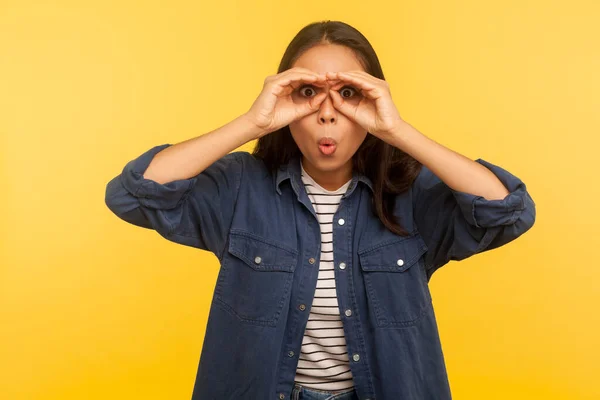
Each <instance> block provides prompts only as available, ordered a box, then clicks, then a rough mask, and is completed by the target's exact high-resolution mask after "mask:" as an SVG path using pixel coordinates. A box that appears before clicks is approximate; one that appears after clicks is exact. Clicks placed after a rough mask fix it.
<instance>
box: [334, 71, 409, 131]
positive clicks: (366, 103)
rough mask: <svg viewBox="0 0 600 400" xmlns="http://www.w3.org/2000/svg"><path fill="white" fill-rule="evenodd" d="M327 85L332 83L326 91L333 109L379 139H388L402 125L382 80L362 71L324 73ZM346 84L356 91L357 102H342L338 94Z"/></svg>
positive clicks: (386, 85)
mask: <svg viewBox="0 0 600 400" xmlns="http://www.w3.org/2000/svg"><path fill="white" fill-rule="evenodd" d="M327 82H328V83H329V84H331V83H333V84H334V85H333V86H332V87H331V89H330V91H329V93H330V94H331V98H332V100H333V106H334V107H335V108H336V109H337V110H339V111H340V112H341V113H342V114H344V115H345V116H347V117H348V118H350V119H351V120H353V121H355V122H356V123H358V124H359V125H360V126H362V127H363V128H364V129H365V130H366V131H367V132H370V133H371V134H373V135H375V136H377V137H379V138H380V139H382V140H386V139H389V138H390V137H391V136H392V135H393V133H394V130H395V129H397V128H398V126H399V124H400V123H402V122H403V120H402V118H401V117H400V114H399V113H398V110H397V108H396V106H395V104H394V102H393V101H392V95H391V93H390V85H389V84H388V83H387V82H386V81H384V80H382V79H378V78H376V77H374V76H373V75H370V74H368V73H367V72H364V71H349V72H328V73H327ZM348 84H350V86H353V87H355V88H356V89H358V90H359V91H360V94H361V98H360V101H356V100H346V99H345V98H344V97H342V95H341V94H340V93H338V91H337V90H338V89H339V88H341V87H344V86H348Z"/></svg>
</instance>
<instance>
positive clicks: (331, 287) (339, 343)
mask: <svg viewBox="0 0 600 400" xmlns="http://www.w3.org/2000/svg"><path fill="white" fill-rule="evenodd" d="M300 165H302V163H301V164H300ZM301 168H302V182H303V183H304V187H305V188H306V192H307V194H308V198H309V199H310V201H311V202H312V205H313V208H314V210H315V213H316V214H317V218H318V220H319V226H320V227H321V261H320V263H319V277H318V281H317V288H316V290H315V295H314V299H313V303H312V307H311V309H310V315H309V317H308V323H307V325H306V330H305V331H304V338H303V339H302V351H301V353H300V358H299V361H298V367H297V369H296V377H295V382H297V383H299V384H300V385H302V386H306V387H309V388H312V389H320V390H327V391H337V390H344V389H349V388H352V387H354V381H353V378H352V372H351V371H350V364H349V360H348V350H347V348H346V339H345V337H344V329H343V327H342V320H341V318H340V310H339V308H338V302H337V294H336V287H335V279H334V272H335V267H334V262H333V234H332V230H333V228H332V221H333V214H334V213H335V212H336V210H337V208H338V206H339V204H340V199H341V197H342V195H343V194H344V193H345V192H346V189H348V186H349V185H350V181H348V182H346V183H345V184H344V185H343V186H342V187H340V188H339V189H338V190H335V191H329V190H326V189H324V188H323V187H321V186H320V185H319V184H318V183H316V182H315V181H314V180H313V179H312V177H311V176H310V175H308V174H307V173H306V171H305V170H304V167H303V166H302V167H301Z"/></svg>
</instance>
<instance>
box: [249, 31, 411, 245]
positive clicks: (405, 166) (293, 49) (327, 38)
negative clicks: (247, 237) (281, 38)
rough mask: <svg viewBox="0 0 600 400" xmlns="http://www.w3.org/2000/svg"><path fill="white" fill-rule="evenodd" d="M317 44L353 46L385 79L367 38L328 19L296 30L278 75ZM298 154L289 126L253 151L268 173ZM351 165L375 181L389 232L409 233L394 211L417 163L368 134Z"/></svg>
mask: <svg viewBox="0 0 600 400" xmlns="http://www.w3.org/2000/svg"><path fill="white" fill-rule="evenodd" d="M320 44H338V45H343V46H346V47H348V48H350V49H352V50H353V51H354V54H355V55H356V56H357V57H358V59H359V61H360V62H361V64H362V66H363V68H364V69H365V71H366V72H368V73H369V74H371V75H373V76H375V77H377V78H379V79H385V78H384V76H383V70H382V68H381V65H380V63H379V59H378V57H377V54H376V53H375V50H374V49H373V47H372V46H371V44H370V43H369V41H368V40H367V38H366V37H365V36H363V34H362V33H360V32H359V31H358V30H357V29H355V28H353V27H352V26H350V25H348V24H346V23H344V22H341V21H329V20H327V21H320V22H314V23H311V24H309V25H307V26H305V27H304V28H302V29H301V30H300V31H299V32H298V33H297V34H296V36H295V37H294V38H293V39H292V41H291V42H290V44H289V45H288V47H287V49H286V50H285V53H284V55H283V57H282V59H281V62H280V64H279V69H278V70H277V73H281V72H283V71H286V70H288V69H290V68H291V67H292V65H293V63H294V62H295V61H296V60H297V59H298V58H299V57H300V56H301V55H302V54H303V53H304V52H305V51H307V50H309V49H310V48H312V47H313V46H317V45H320ZM299 153H300V149H299V148H298V145H297V144H296V142H295V141H294V139H293V137H292V134H291V132H290V128H289V126H285V127H283V128H281V129H278V130H277V131H274V132H271V133H269V134H268V135H265V136H263V137H261V138H259V139H258V141H257V143H256V146H255V148H254V150H253V152H252V154H253V155H254V156H256V157H257V158H260V159H262V160H263V162H264V163H265V165H266V166H267V168H268V169H269V170H270V171H271V173H275V171H277V169H278V168H279V166H280V165H283V164H287V163H288V162H289V161H290V159H291V158H293V157H294V156H296V155H299ZM352 165H353V168H354V169H355V170H356V171H359V172H361V173H363V174H364V175H366V176H367V177H368V178H369V179H370V180H371V182H372V183H373V196H372V198H371V201H372V210H373V213H374V215H376V216H377V217H378V218H379V219H380V220H381V222H382V223H383V225H385V227H386V228H387V229H389V230H390V231H392V232H394V233H395V234H397V235H401V236H408V235H409V232H408V231H407V230H405V229H404V228H403V227H402V226H401V224H400V221H399V220H398V218H397V216H396V215H394V213H393V211H394V205H395V199H396V195H397V194H399V193H402V192H404V191H405V190H407V189H408V188H409V187H410V186H411V184H412V183H413V181H414V179H415V178H416V177H417V175H418V174H419V171H420V169H421V163H420V162H418V161H417V160H415V159H414V158H413V157H411V156H409V155H408V154H406V153H404V152H403V151H401V150H399V149H398V148H396V147H394V146H392V145H390V144H388V143H386V142H384V141H383V140H381V139H379V138H378V137H376V136H374V135H371V134H367V136H366V138H365V140H364V141H363V143H362V144H361V145H360V147H359V148H358V150H357V151H356V153H355V154H354V155H353V156H352Z"/></svg>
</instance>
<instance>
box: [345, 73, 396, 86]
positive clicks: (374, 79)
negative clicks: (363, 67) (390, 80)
mask: <svg viewBox="0 0 600 400" xmlns="http://www.w3.org/2000/svg"><path fill="white" fill-rule="evenodd" d="M343 73H346V74H349V75H355V76H358V77H363V78H365V79H366V80H368V81H369V82H371V83H373V84H375V85H382V84H383V85H385V84H387V82H386V81H385V80H383V79H379V78H377V77H375V76H373V75H371V74H369V73H368V72H365V71H360V70H356V71H343Z"/></svg>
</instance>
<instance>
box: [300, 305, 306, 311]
mask: <svg viewBox="0 0 600 400" xmlns="http://www.w3.org/2000/svg"><path fill="white" fill-rule="evenodd" d="M298 308H299V309H300V311H304V310H306V306H305V305H304V304H300V306H299V307H298Z"/></svg>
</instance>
